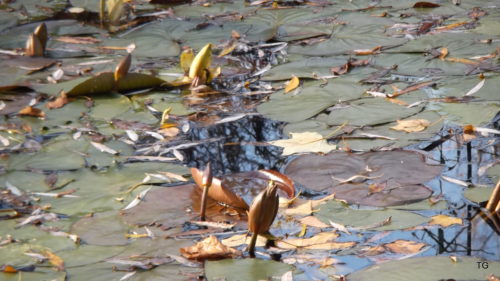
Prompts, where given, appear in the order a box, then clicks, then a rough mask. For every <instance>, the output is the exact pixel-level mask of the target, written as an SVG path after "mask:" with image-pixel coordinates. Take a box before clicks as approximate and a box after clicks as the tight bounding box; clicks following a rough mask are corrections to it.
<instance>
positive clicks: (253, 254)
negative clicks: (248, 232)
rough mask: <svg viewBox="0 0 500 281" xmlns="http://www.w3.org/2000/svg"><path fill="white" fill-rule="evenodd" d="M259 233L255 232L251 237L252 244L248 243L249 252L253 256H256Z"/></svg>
mask: <svg viewBox="0 0 500 281" xmlns="http://www.w3.org/2000/svg"><path fill="white" fill-rule="evenodd" d="M258 236H259V234H257V233H255V232H254V233H253V234H252V238H251V239H250V245H248V254H249V255H250V257H251V258H255V243H257V237H258Z"/></svg>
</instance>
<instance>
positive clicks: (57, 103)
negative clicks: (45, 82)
mask: <svg viewBox="0 0 500 281" xmlns="http://www.w3.org/2000/svg"><path fill="white" fill-rule="evenodd" d="M68 103H69V99H68V96H67V95H66V93H65V92H64V91H61V93H60V94H59V96H58V97H57V98H56V99H55V100H53V101H50V102H48V103H47V105H46V106H47V108H49V109H54V108H61V107H63V106H65V105H66V104H68Z"/></svg>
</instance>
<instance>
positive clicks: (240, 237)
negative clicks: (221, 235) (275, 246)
mask: <svg viewBox="0 0 500 281" xmlns="http://www.w3.org/2000/svg"><path fill="white" fill-rule="evenodd" d="M250 239H251V237H250V235H247V234H237V235H233V236H231V237H229V238H226V239H223V240H222V241H221V242H222V244H224V245H226V246H228V247H238V246H240V245H248V244H250ZM266 242H267V239H266V238H265V237H263V236H260V235H259V236H258V237H257V243H255V246H257V247H264V246H265V245H266Z"/></svg>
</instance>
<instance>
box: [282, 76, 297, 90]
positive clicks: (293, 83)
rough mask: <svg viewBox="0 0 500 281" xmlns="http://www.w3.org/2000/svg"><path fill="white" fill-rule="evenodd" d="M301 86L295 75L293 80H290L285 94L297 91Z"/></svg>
mask: <svg viewBox="0 0 500 281" xmlns="http://www.w3.org/2000/svg"><path fill="white" fill-rule="evenodd" d="M299 84H300V80H299V78H298V77H297V76H295V75H293V76H292V79H290V81H288V83H287V84H286V87H285V94H287V93H289V92H291V91H293V90H295V89H296V88H297V87H298V86H299Z"/></svg>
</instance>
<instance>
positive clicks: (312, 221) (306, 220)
mask: <svg viewBox="0 0 500 281" xmlns="http://www.w3.org/2000/svg"><path fill="white" fill-rule="evenodd" d="M299 221H300V223H302V224H305V225H307V226H313V227H318V228H325V227H330V225H328V224H326V223H324V222H322V221H320V220H319V219H318V218H317V217H315V216H307V217H303V218H301V219H300V220H299Z"/></svg>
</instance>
